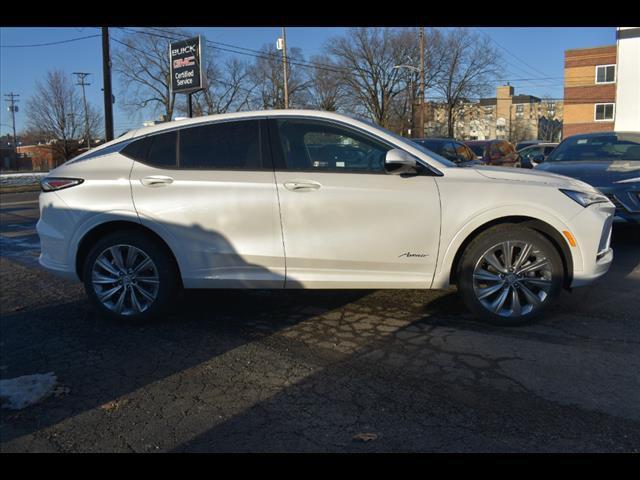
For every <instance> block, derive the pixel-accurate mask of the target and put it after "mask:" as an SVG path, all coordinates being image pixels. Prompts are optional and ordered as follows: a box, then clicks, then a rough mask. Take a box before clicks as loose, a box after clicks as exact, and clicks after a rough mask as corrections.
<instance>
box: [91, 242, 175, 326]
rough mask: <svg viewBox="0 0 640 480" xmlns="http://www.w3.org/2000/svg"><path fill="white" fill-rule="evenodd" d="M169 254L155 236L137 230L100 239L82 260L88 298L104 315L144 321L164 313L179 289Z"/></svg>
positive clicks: (118, 318) (119, 318)
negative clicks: (151, 236) (83, 260)
mask: <svg viewBox="0 0 640 480" xmlns="http://www.w3.org/2000/svg"><path fill="white" fill-rule="evenodd" d="M177 278H178V272H177V268H176V266H175V264H174V262H173V259H172V258H171V256H170V255H168V254H167V252H166V251H165V249H164V248H163V247H162V246H161V245H160V244H159V243H158V242H157V241H155V240H154V239H152V238H150V237H148V236H146V235H145V234H144V233H142V232H139V231H136V230H128V231H120V232H114V233H112V234H109V235H107V236H105V237H104V238H102V239H101V240H99V241H98V242H97V243H96V244H95V245H94V246H93V248H91V250H90V251H89V254H88V255H87V258H86V260H85V262H84V269H83V280H84V285H85V290H86V292H87V295H88V296H89V299H90V300H91V302H92V303H93V305H94V306H95V307H96V308H97V310H98V311H99V312H100V313H102V314H103V315H105V316H107V317H110V318H112V319H117V320H128V321H132V322H144V321H147V320H151V319H153V318H155V317H159V316H160V315H161V314H163V313H165V312H166V310H167V308H168V307H169V306H170V305H171V302H172V300H173V299H174V298H175V294H176V292H177V290H178V288H179V283H178V281H177Z"/></svg>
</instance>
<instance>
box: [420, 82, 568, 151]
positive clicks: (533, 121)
mask: <svg viewBox="0 0 640 480" xmlns="http://www.w3.org/2000/svg"><path fill="white" fill-rule="evenodd" d="M562 117H563V103H562V102H561V101H557V100H553V99H540V98H538V97H535V96H533V95H516V94H515V89H514V87H513V86H511V85H501V86H499V87H497V89H496V96H495V97H491V98H481V99H480V100H479V101H478V102H464V103H463V104H462V106H461V107H460V109H459V111H458V114H457V117H456V121H455V123H454V136H455V138H458V139H461V140H487V139H496V138H497V139H505V140H509V141H511V142H519V141H521V140H530V139H542V140H548V141H557V140H559V139H560V134H561V127H562ZM417 120H419V116H417ZM425 135H426V136H446V135H447V107H446V105H444V104H442V103H438V102H428V103H426V104H425Z"/></svg>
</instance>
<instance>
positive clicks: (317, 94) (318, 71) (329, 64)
mask: <svg viewBox="0 0 640 480" xmlns="http://www.w3.org/2000/svg"><path fill="white" fill-rule="evenodd" d="M311 63H312V64H313V65H315V68H313V69H311V71H310V72H309V77H310V78H309V106H310V107H311V108H317V109H319V110H326V111H329V112H337V111H338V110H340V109H341V107H342V105H341V104H342V100H343V99H344V85H343V83H342V79H341V72H340V70H339V69H338V67H337V66H336V65H335V64H334V63H333V61H332V59H331V57H329V56H328V55H315V56H313V57H311Z"/></svg>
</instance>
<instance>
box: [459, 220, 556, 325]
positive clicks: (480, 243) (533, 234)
mask: <svg viewBox="0 0 640 480" xmlns="http://www.w3.org/2000/svg"><path fill="white" fill-rule="evenodd" d="M563 276H564V269H563V265H562V259H561V258H560V255H559V253H558V251H557V250H556V248H555V247H554V246H553V244H552V243H551V242H550V241H549V240H548V239H547V238H546V237H544V236H543V235H542V234H540V233H539V232H537V231H535V230H532V229H530V228H526V227H523V226H519V225H514V224H509V225H499V226H496V227H492V228H490V229H488V230H486V231H484V232H482V233H481V234H480V235H478V236H477V237H476V238H475V239H474V240H473V241H471V243H469V245H468V246H467V248H466V250H465V251H464V253H463V255H462V257H461V259H460V263H459V269H458V287H459V290H460V293H461V295H462V298H463V300H464V302H465V304H466V305H467V306H468V307H469V309H470V310H471V311H472V312H474V313H475V314H476V315H477V316H478V317H480V318H481V319H483V320H486V321H488V322H491V323H495V324H500V325H521V324H525V323H529V322H531V321H532V320H534V319H535V318H536V317H538V316H539V315H540V314H541V313H542V312H543V311H544V310H545V309H546V308H547V307H548V306H549V305H550V304H552V303H553V302H554V301H555V300H556V298H557V297H558V295H559V294H560V291H561V289H562V281H563Z"/></svg>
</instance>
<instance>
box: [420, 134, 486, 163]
mask: <svg viewBox="0 0 640 480" xmlns="http://www.w3.org/2000/svg"><path fill="white" fill-rule="evenodd" d="M413 141H414V142H416V143H418V144H420V145H422V146H423V147H425V148H428V149H429V150H431V151H432V152H435V153H437V154H438V155H441V156H443V157H444V158H446V159H447V160H451V161H452V162H454V163H456V164H458V165H460V166H465V167H466V166H470V165H482V162H481V161H480V160H477V159H476V155H475V153H474V152H473V150H471V149H470V148H469V147H467V146H466V145H465V144H464V143H462V142H459V141H457V140H454V139H452V138H422V139H414V140H413Z"/></svg>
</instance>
